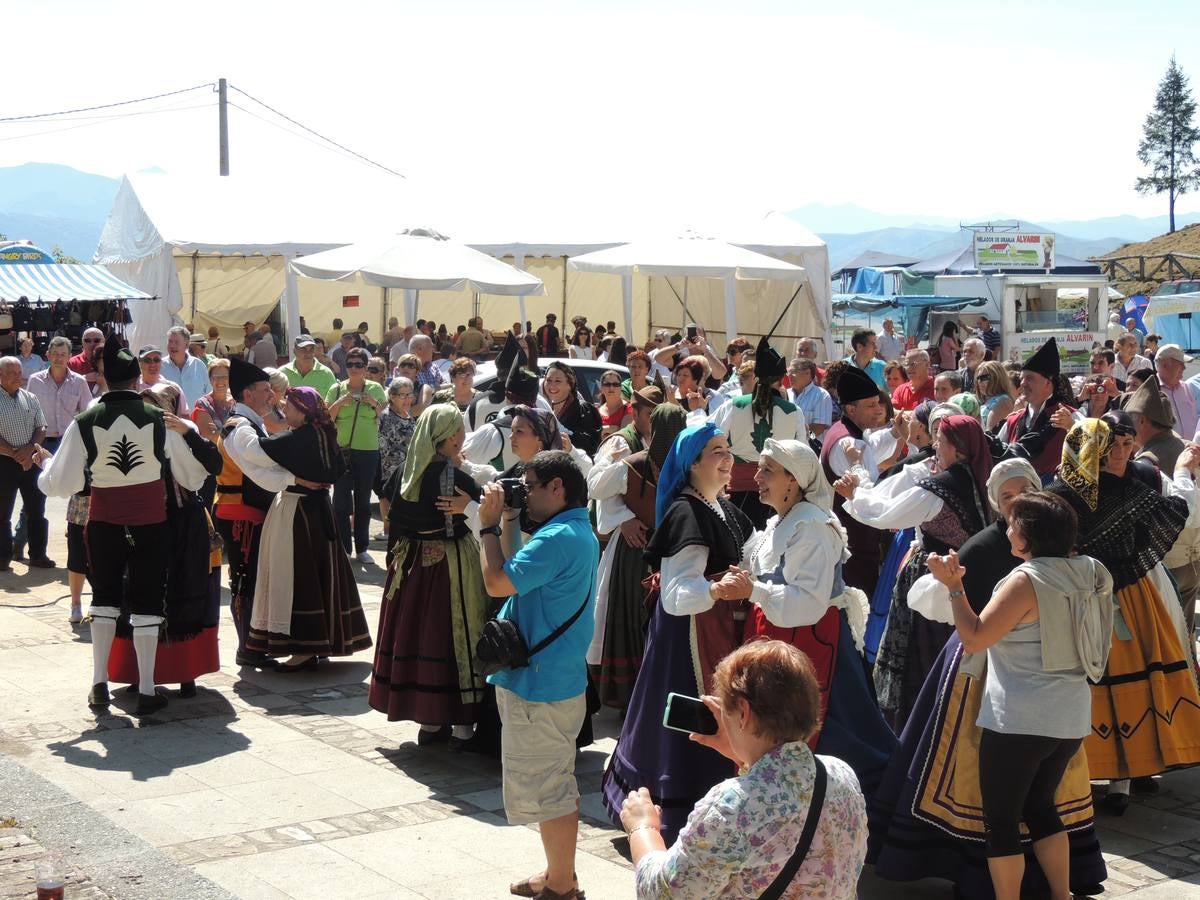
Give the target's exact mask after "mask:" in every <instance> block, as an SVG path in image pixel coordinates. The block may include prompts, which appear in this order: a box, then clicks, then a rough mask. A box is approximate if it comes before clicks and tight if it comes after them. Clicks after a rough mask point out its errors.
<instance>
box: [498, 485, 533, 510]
mask: <svg viewBox="0 0 1200 900" xmlns="http://www.w3.org/2000/svg"><path fill="white" fill-rule="evenodd" d="M496 483H497V484H498V485H500V487H502V488H504V505H505V506H507V507H508V508H509V509H524V508H525V501H527V500H528V499H529V485H527V484H526V483H525V479H524V478H497V479H496Z"/></svg>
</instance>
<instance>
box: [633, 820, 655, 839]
mask: <svg viewBox="0 0 1200 900" xmlns="http://www.w3.org/2000/svg"><path fill="white" fill-rule="evenodd" d="M639 831H653V832H654V833H655V834H659V833H660V832H659V828H658V826H657V825H651V824H650V823H649V822H643V823H642V824H641V825H638V826H636V827H634V828H631V829H629V831H627V832H625V836H626V837H628V838H629V839H630V840H633V836H634V835H635V834H637V833H638V832H639Z"/></svg>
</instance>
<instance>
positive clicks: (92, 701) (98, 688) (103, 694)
mask: <svg viewBox="0 0 1200 900" xmlns="http://www.w3.org/2000/svg"><path fill="white" fill-rule="evenodd" d="M111 702H112V700H111V698H110V697H109V696H108V684H107V683H106V682H103V681H101V682H100V683H99V684H93V685H92V689H91V690H90V691H88V706H90V707H91V708H92V709H108V704H109V703H111Z"/></svg>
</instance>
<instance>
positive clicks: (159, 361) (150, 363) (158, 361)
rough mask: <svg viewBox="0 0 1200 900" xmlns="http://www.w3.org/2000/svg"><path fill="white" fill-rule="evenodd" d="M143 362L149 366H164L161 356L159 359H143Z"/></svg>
mask: <svg viewBox="0 0 1200 900" xmlns="http://www.w3.org/2000/svg"><path fill="white" fill-rule="evenodd" d="M142 362H144V363H145V364H146V365H148V366H161V365H162V357H161V356H159V357H155V358H154V359H143V360H142Z"/></svg>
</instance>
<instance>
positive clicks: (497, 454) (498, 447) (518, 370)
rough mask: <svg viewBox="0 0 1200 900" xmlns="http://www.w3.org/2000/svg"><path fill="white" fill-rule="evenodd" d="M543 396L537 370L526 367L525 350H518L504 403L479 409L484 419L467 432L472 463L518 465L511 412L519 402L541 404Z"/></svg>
mask: <svg viewBox="0 0 1200 900" xmlns="http://www.w3.org/2000/svg"><path fill="white" fill-rule="evenodd" d="M476 399H478V398H476ZM543 399H544V398H543V397H542V396H541V394H540V393H539V391H538V377H537V373H536V372H534V371H532V370H530V369H527V368H525V353H524V352H523V351H520V350H518V351H517V353H516V355H515V356H513V357H512V362H511V364H510V365H509V369H508V377H507V378H505V379H504V404H503V406H501V407H500V408H499V409H496V408H495V407H491V408H489V409H487V410H484V409H482V408H480V409H477V410H476V417H477V419H476V421H479V417H482V419H483V422H482V424H479V425H477V426H476V428H475V430H474V431H472V432H471V433H470V434H468V435H467V439H466V440H465V441H464V442H463V448H462V452H463V456H464V457H466V459H467V461H468V462H470V463H473V464H475V465H487V466H492V467H493V468H494V469H496V470H497V471H499V472H503V471H505V470H506V469H508V468H509V467H510V466H512V465H515V464H516V462H517V457H516V456H515V455H514V454H513V452H512V445H511V443H510V441H509V433H510V430H511V428H512V416H511V415H510V414H509V413H510V412H511V410H512V408H513V407H514V406H517V405H523V406H540V405H541V404H539V403H538V401H539V400H543ZM480 406H481V407H482V404H480ZM543 408H545V407H543ZM469 412H470V410H469V409H468V413H469Z"/></svg>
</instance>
